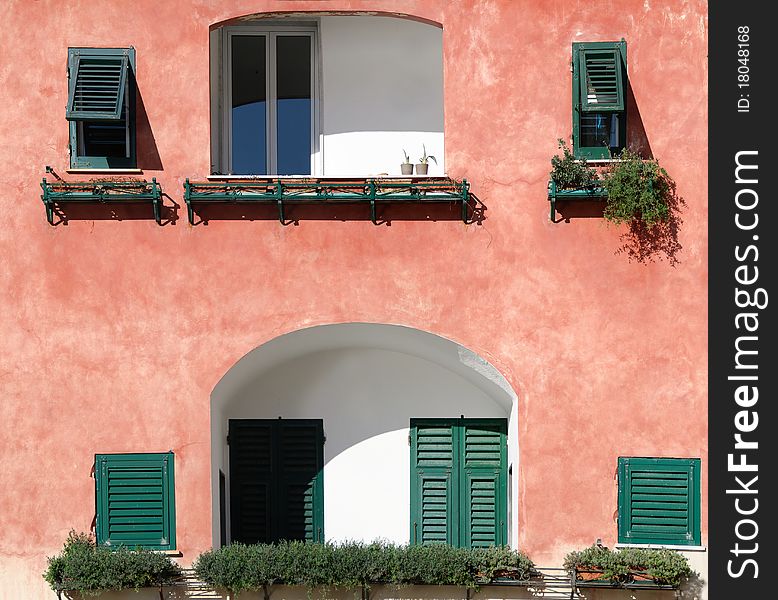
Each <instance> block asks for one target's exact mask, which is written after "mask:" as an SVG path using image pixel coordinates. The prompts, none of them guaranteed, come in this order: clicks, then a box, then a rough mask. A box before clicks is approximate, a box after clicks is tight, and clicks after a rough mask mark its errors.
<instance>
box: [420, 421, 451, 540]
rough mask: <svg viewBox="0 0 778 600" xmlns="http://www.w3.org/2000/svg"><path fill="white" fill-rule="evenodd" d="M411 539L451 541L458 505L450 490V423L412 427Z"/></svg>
mask: <svg viewBox="0 0 778 600" xmlns="http://www.w3.org/2000/svg"><path fill="white" fill-rule="evenodd" d="M411 431H412V439H411V448H412V452H411V454H412V458H411V460H412V461H413V465H412V470H413V474H412V477H415V485H414V488H415V493H414V494H413V497H412V498H411V540H412V542H413V543H414V544H455V543H456V536H457V532H456V531H455V530H454V526H455V519H454V518H453V516H454V515H455V514H457V512H458V508H457V506H455V504H454V502H455V500H456V498H455V494H454V493H453V491H454V489H455V488H454V485H453V484H454V476H455V469H456V466H455V449H454V445H455V442H456V440H455V438H454V430H453V427H452V425H451V424H450V423H427V424H420V425H419V426H418V427H412V430H411Z"/></svg>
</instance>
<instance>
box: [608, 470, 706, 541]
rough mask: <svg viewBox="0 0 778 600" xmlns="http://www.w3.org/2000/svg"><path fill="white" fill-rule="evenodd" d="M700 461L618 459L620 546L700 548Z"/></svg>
mask: <svg viewBox="0 0 778 600" xmlns="http://www.w3.org/2000/svg"><path fill="white" fill-rule="evenodd" d="M699 469H700V465H699V459H673V458H620V459H619V542H621V543H635V544H681V545H700V533H699V532H700V524H699V523H700V515H699V510H700V504H699V498H700V487H699Z"/></svg>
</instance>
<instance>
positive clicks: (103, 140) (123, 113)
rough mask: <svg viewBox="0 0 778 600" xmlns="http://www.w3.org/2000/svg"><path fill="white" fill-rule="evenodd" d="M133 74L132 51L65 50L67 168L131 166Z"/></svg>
mask: <svg viewBox="0 0 778 600" xmlns="http://www.w3.org/2000/svg"><path fill="white" fill-rule="evenodd" d="M134 73H135V49H134V48H69V49H68V105H67V111H66V113H65V117H66V118H67V120H68V121H69V122H70V166H71V167H73V168H134V167H135V165H136V163H135V77H134Z"/></svg>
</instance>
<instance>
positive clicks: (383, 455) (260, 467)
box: [211, 323, 518, 546]
mask: <svg viewBox="0 0 778 600" xmlns="http://www.w3.org/2000/svg"><path fill="white" fill-rule="evenodd" d="M516 403H517V398H516V394H515V393H514V392H513V390H512V388H511V387H510V385H509V384H508V383H507V381H506V380H505V378H504V377H503V376H502V375H501V374H500V373H499V372H498V371H497V370H496V369H495V368H494V367H492V366H491V365H490V364H489V363H488V362H486V361H485V360H484V359H482V358H480V357H479V356H478V355H476V354H474V353H473V352H471V351H469V350H468V349H466V348H464V347H463V346H461V345H459V344H457V343H455V342H453V341H451V340H447V339H445V338H442V337H440V336H437V335H434V334H431V333H427V332H423V331H420V330H417V329H412V328H408V327H402V326H396V325H382V324H368V323H347V324H339V325H326V326H319V327H312V328H309V329H303V330H299V331H295V332H292V333H289V334H286V335H283V336H281V337H279V338H276V339H274V340H271V341H270V342H268V343H266V344H263V345H262V346H260V347H258V348H256V349H255V350H253V351H252V352H250V353H249V354H247V355H246V356H244V357H243V358H242V359H241V360H239V361H238V362H237V363H236V364H235V365H234V366H233V367H232V368H231V369H230V370H229V371H228V372H227V373H226V374H225V376H224V377H223V378H222V380H221V381H220V382H219V383H218V385H217V386H216V387H215V388H214V390H213V393H212V396H211V436H212V437H211V442H212V451H211V452H212V481H213V490H212V493H213V506H214V511H213V523H212V525H213V543H214V545H219V544H220V543H221V544H224V543H229V542H231V541H243V542H247V543H250V542H257V541H260V542H261V541H275V540H278V539H310V540H316V541H324V540H327V541H345V540H363V541H372V540H375V539H381V540H387V541H390V542H394V543H400V544H402V543H409V542H410V543H427V542H447V543H450V544H453V545H467V546H478V545H489V544H509V543H511V542H512V541H513V540H516V539H517V531H516V529H517V527H516V519H515V518H514V517H513V516H512V515H513V514H514V512H515V506H514V500H513V499H515V498H516V497H517V494H516V489H517V487H516V486H517V483H516V476H515V475H516V474H517V473H518V464H517V462H518V442H517V439H516V432H517V431H518V425H517V422H516V418H517V410H516Z"/></svg>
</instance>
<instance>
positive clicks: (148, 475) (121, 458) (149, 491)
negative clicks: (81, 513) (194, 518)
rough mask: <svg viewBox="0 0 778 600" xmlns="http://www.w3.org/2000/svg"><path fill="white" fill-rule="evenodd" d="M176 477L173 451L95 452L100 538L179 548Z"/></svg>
mask: <svg viewBox="0 0 778 600" xmlns="http://www.w3.org/2000/svg"><path fill="white" fill-rule="evenodd" d="M174 482H175V476H174V468H173V453H172V452H167V453H161V454H97V455H95V499H96V533H97V541H98V543H99V544H105V545H107V546H113V547H118V546H121V545H124V546H130V547H135V546H141V547H143V548H152V549H156V550H172V549H175V547H176V540H175V484H174Z"/></svg>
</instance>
